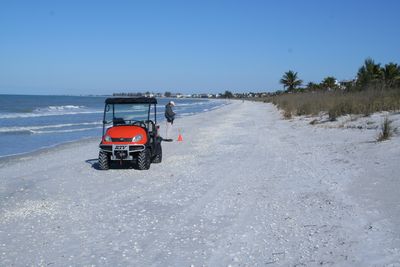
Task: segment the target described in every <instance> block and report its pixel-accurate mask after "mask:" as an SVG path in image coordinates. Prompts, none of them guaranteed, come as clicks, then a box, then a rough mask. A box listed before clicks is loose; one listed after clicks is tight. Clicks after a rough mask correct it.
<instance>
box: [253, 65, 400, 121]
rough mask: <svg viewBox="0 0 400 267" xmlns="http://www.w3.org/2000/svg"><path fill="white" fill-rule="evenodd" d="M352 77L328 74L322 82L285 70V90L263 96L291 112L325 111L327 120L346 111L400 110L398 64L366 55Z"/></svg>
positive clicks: (367, 112) (359, 112) (399, 69)
mask: <svg viewBox="0 0 400 267" xmlns="http://www.w3.org/2000/svg"><path fill="white" fill-rule="evenodd" d="M355 77H356V78H355V79H353V80H346V81H340V82H339V81H337V79H336V78H335V77H334V76H327V77H325V78H324V79H323V80H322V81H321V82H319V83H316V82H308V83H307V84H306V86H305V87H303V88H300V87H299V86H300V85H301V84H302V81H301V80H300V79H299V77H298V74H297V72H295V71H292V70H290V71H288V72H285V73H284V75H283V76H282V79H281V80H280V83H281V84H282V85H283V86H284V88H286V91H279V92H278V91H277V92H275V93H271V94H268V95H267V96H265V97H262V98H261V100H262V101H264V102H271V103H273V104H274V105H276V106H277V107H278V108H279V109H282V110H284V111H285V112H284V113H283V114H287V115H284V117H285V118H287V117H288V116H289V114H291V115H298V116H301V115H313V116H315V115H318V114H320V113H321V112H322V113H325V114H328V116H329V120H331V121H334V120H336V119H337V118H338V117H340V116H343V115H347V114H362V115H365V116H369V115H370V114H372V113H374V112H380V111H398V110H400V66H399V65H398V64H396V63H393V62H390V63H388V64H386V65H384V66H381V64H379V63H376V62H375V61H374V60H373V59H371V58H367V59H366V60H365V61H364V62H363V65H362V66H361V67H360V68H359V69H358V71H357V73H356V76H355Z"/></svg>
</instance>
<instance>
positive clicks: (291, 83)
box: [280, 70, 303, 92]
mask: <svg viewBox="0 0 400 267" xmlns="http://www.w3.org/2000/svg"><path fill="white" fill-rule="evenodd" d="M280 83H281V84H283V88H286V87H287V91H288V92H291V91H294V90H295V89H296V87H298V86H300V85H301V84H302V83H303V81H302V80H300V79H298V77H297V72H294V71H291V70H289V71H288V72H285V74H284V75H283V76H282V79H281V80H280Z"/></svg>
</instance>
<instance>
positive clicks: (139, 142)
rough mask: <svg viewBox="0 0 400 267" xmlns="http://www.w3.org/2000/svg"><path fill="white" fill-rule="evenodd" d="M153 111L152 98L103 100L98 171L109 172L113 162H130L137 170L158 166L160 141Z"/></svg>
mask: <svg viewBox="0 0 400 267" xmlns="http://www.w3.org/2000/svg"><path fill="white" fill-rule="evenodd" d="M156 109H157V99H155V98H154V97H118V98H107V99H106V101H105V107H104V116H103V137H102V140H101V143H100V152H99V168H100V169H101V170H108V169H109V168H110V167H111V163H112V162H119V163H120V164H121V165H122V163H123V162H130V163H132V164H133V166H134V167H135V168H137V169H139V170H147V169H149V168H150V164H151V163H160V162H161V160H162V148H161V142H162V140H163V139H162V137H161V136H159V134H158V129H159V127H158V125H157V110H156ZM153 114H154V120H151V119H150V116H153Z"/></svg>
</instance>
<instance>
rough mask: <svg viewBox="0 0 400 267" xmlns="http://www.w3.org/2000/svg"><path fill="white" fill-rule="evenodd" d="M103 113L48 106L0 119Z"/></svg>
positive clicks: (77, 107)
mask: <svg viewBox="0 0 400 267" xmlns="http://www.w3.org/2000/svg"><path fill="white" fill-rule="evenodd" d="M91 113H103V111H102V110H90V109H88V108H87V107H85V106H74V105H64V106H47V107H40V108H36V109H34V110H33V111H32V112H27V113H7V114H0V119H15V118H34V117H45V116H61V115H76V114H91Z"/></svg>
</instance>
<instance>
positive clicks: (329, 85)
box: [321, 76, 337, 90]
mask: <svg viewBox="0 0 400 267" xmlns="http://www.w3.org/2000/svg"><path fill="white" fill-rule="evenodd" d="M321 85H322V87H323V88H325V89H327V90H333V89H336V87H337V84H336V78H335V77H332V76H328V77H326V78H325V79H324V80H323V81H322V83H321Z"/></svg>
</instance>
